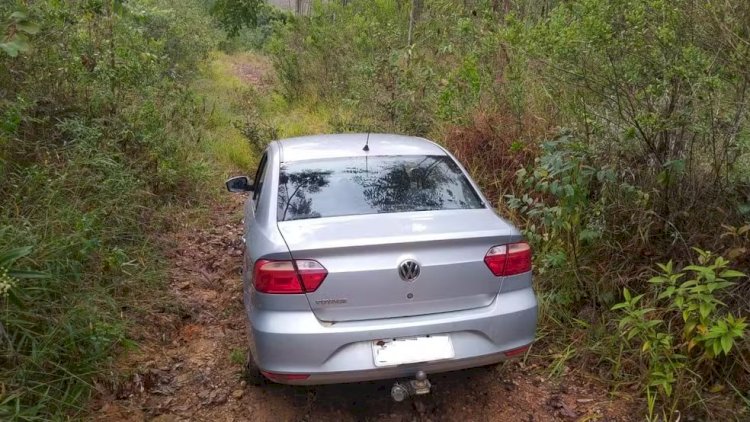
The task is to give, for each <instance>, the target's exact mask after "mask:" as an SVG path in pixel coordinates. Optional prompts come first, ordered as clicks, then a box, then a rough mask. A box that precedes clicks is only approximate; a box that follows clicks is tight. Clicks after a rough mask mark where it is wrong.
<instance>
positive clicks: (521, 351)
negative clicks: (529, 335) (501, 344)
mask: <svg viewBox="0 0 750 422" xmlns="http://www.w3.org/2000/svg"><path fill="white" fill-rule="evenodd" d="M530 347H531V345H530V344H527V345H526V346H521V347H518V348H516V349H510V350H506V351H504V352H503V354H504V355H505V356H507V357H509V358H512V357H514V356H518V355H522V354H524V353H526V352H527V351H528V350H529V348H530Z"/></svg>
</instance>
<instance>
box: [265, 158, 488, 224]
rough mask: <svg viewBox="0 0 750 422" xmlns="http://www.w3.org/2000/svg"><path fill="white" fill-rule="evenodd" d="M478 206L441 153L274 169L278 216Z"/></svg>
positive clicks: (472, 192)
mask: <svg viewBox="0 0 750 422" xmlns="http://www.w3.org/2000/svg"><path fill="white" fill-rule="evenodd" d="M482 207H484V205H483V204H482V201H481V200H480V199H479V195H477V192H476V191H475V190H474V188H473V187H472V185H471V184H470V183H469V181H468V180H467V179H466V177H465V176H464V174H463V172H462V171H461V169H460V168H459V167H458V165H456V163H455V161H453V159H452V158H451V157H448V156H445V155H413V156H368V157H350V158H336V159H327V160H307V161H296V162H290V163H284V164H282V165H281V168H280V173H279V191H278V213H277V219H278V220H279V221H286V220H298V219H305V218H320V217H335V216H341V215H356V214H374V213H391V212H409V211H427V210H447V209H465V208H482Z"/></svg>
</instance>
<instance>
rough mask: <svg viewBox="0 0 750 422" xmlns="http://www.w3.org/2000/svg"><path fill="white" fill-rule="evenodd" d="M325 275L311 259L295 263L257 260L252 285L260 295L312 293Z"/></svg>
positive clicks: (319, 266)
mask: <svg viewBox="0 0 750 422" xmlns="http://www.w3.org/2000/svg"><path fill="white" fill-rule="evenodd" d="M295 264H296V268H295ZM327 275H328V271H326V269H325V268H324V267H323V266H322V265H320V263H319V262H318V261H313V260H311V259H298V260H296V261H269V260H265V259H259V260H258V261H256V262H255V271H254V273H253V284H255V289H256V290H257V291H259V292H261V293H271V294H298V293H305V292H314V291H315V290H316V289H317V288H318V287H320V284H321V283H322V282H323V280H325V278H326V276H327Z"/></svg>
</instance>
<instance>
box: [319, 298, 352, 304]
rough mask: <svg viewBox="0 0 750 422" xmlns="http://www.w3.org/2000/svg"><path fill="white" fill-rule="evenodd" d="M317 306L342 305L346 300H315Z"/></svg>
mask: <svg viewBox="0 0 750 422" xmlns="http://www.w3.org/2000/svg"><path fill="white" fill-rule="evenodd" d="M315 303H316V304H317V305H342V304H344V303H346V299H321V300H316V301H315Z"/></svg>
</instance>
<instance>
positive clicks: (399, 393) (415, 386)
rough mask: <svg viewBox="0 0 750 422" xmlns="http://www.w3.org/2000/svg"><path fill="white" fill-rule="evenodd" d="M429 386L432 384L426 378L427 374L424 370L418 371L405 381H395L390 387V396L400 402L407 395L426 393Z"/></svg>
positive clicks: (428, 390)
mask: <svg viewBox="0 0 750 422" xmlns="http://www.w3.org/2000/svg"><path fill="white" fill-rule="evenodd" d="M431 387H432V384H430V380H428V379H427V374H425V372H424V371H418V372H417V374H416V375H415V379H413V380H409V382H405V383H402V382H396V383H395V384H393V387H391V397H393V400H395V401H397V402H402V401H404V400H405V399H406V398H407V397H409V396H421V395H422V394H428V393H429V392H430V388H431Z"/></svg>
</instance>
